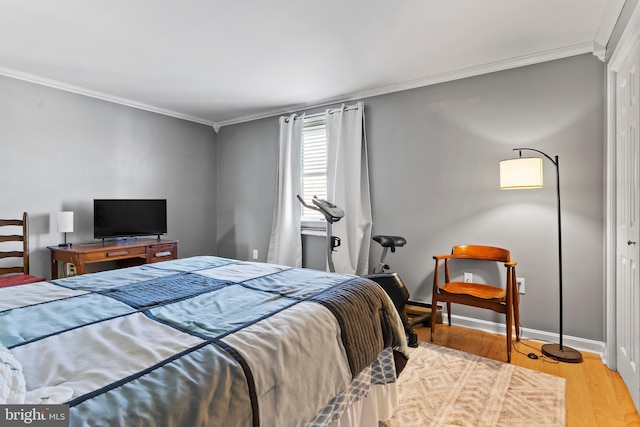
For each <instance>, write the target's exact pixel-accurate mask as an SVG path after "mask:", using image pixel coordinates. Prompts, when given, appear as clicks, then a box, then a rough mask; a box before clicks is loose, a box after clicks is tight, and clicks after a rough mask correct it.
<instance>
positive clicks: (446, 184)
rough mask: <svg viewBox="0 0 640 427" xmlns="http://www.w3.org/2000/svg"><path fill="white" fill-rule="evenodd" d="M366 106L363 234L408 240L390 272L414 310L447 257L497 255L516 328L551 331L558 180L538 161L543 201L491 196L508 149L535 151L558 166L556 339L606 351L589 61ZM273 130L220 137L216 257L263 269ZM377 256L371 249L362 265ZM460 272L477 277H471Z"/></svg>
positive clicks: (597, 149) (599, 139)
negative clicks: (500, 251) (513, 300)
mask: <svg viewBox="0 0 640 427" xmlns="http://www.w3.org/2000/svg"><path fill="white" fill-rule="evenodd" d="M364 103H365V108H366V119H367V120H366V121H367V138H368V144H369V157H370V158H369V160H370V174H371V191H372V203H373V220H374V230H373V231H374V234H376V233H378V234H398V235H403V236H405V237H406V238H407V240H408V245H407V246H405V247H404V248H402V249H400V250H399V251H398V252H396V254H391V255H390V257H389V258H388V261H389V263H390V264H391V266H392V268H393V270H395V271H397V272H399V273H400V274H401V276H402V278H403V279H404V281H405V282H406V284H407V287H408V288H409V290H410V292H411V294H412V299H414V300H417V301H424V302H430V295H431V286H432V280H433V267H434V265H433V259H432V256H433V255H436V254H440V253H447V252H449V251H450V250H451V247H452V246H453V245H456V244H465V243H466V244H488V245H496V246H502V247H506V248H508V249H510V250H511V253H512V258H513V259H514V260H516V261H517V262H518V270H517V271H518V276H519V277H524V278H525V279H526V289H527V292H526V295H524V296H523V297H522V299H521V314H522V324H523V326H524V327H525V328H527V327H529V328H534V329H538V330H542V331H549V332H557V330H558V323H559V322H558V308H557V307H558V302H557V293H558V292H557V277H558V252H557V227H556V224H557V218H556V205H555V201H556V196H555V195H556V193H555V185H554V183H555V169H554V167H553V165H552V164H551V163H550V162H548V161H547V160H545V164H544V167H545V177H544V178H545V182H546V184H547V185H546V187H545V188H544V189H540V190H529V191H500V190H499V189H498V183H499V176H498V162H499V161H500V160H502V159H505V158H510V157H512V156H513V155H514V153H512V148H515V147H521V146H524V147H532V148H536V149H539V150H543V151H545V152H546V153H548V154H549V155H551V156H554V155H559V156H560V162H561V180H562V207H563V210H562V214H563V222H562V226H563V249H564V251H563V254H564V259H563V261H564V287H565V292H564V298H565V314H564V319H565V326H564V333H565V334H567V335H572V336H577V337H583V338H587V339H594V340H599V341H602V340H604V281H603V257H604V249H603V230H604V218H603V206H604V192H603V164H604V160H603V158H604V154H603V153H604V65H603V64H602V63H601V62H600V61H598V59H597V58H595V57H594V56H592V55H581V56H577V57H572V58H566V59H562V60H556V61H552V62H547V63H542V64H537V65H532V66H527V67H522V68H518V69H513V70H506V71H501V72H497V73H492V74H487V75H482V76H478V77H472V78H468V79H463V80H458V81H453V82H448V83H443V84H438V85H433V86H428V87H423V88H418V89H413V90H409V91H404V92H398V93H393V94H388V95H383V96H378V97H373V98H368V99H364ZM277 127H278V124H277V117H273V118H268V119H262V120H259V121H254V122H250V123H244V124H238V125H233V126H228V127H223V128H222V129H221V130H220V132H219V134H218V170H219V175H218V236H219V240H218V253H219V254H221V255H225V256H233V257H238V258H243V259H249V255H250V251H251V249H252V248H258V249H259V250H260V259H261V260H265V259H266V249H267V247H268V241H269V233H270V227H271V216H272V209H273V197H274V191H275V188H274V186H275V170H276V169H275V168H276V151H277V143H276V139H277V134H278V132H277ZM316 246H317V247H322V246H321V245H316ZM379 254H380V249H379V248H378V247H375V246H373V249H372V254H371V258H372V263H373V262H375V260H377V258H378V257H379ZM317 256H319V257H321V256H322V253H321V252H320V253H318V254H317ZM307 257H308V254H307ZM313 264H314V265H317V261H316V262H314V263H313ZM462 270H466V271H469V270H471V271H472V272H476V273H477V274H480V271H479V270H477V271H476V267H475V266H473V265H466V266H463V268H462ZM459 273H460V274H461V273H462V271H460V272H459ZM498 275H499V273H497V272H496V271H492V272H490V274H488V278H492V277H494V276H498ZM454 313H455V314H459V315H463V316H469V317H474V318H478V319H485V320H491V321H496V322H503V317H502V316H500V315H497V314H494V313H487V312H486V311H484V310H476V309H473V308H466V307H462V306H456V307H455V308H454Z"/></svg>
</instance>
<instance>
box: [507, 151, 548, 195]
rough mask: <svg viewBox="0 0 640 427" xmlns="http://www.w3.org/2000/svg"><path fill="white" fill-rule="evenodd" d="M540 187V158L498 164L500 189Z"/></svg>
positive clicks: (511, 160)
mask: <svg viewBox="0 0 640 427" xmlns="http://www.w3.org/2000/svg"><path fill="white" fill-rule="evenodd" d="M540 187H542V158H541V157H520V158H517V159H509V160H502V161H501V162H500V189H501V190H508V189H518V188H520V189H525V188H540Z"/></svg>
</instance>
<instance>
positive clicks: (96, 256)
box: [84, 246, 147, 263]
mask: <svg viewBox="0 0 640 427" xmlns="http://www.w3.org/2000/svg"><path fill="white" fill-rule="evenodd" d="M146 254H147V250H146V248H145V247H144V246H140V247H127V248H109V249H104V250H101V251H94V252H89V253H86V254H85V255H84V262H86V263H89V262H100V261H109V260H117V259H124V258H135V257H141V258H145V256H146Z"/></svg>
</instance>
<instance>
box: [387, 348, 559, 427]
mask: <svg viewBox="0 0 640 427" xmlns="http://www.w3.org/2000/svg"><path fill="white" fill-rule="evenodd" d="M411 350H412V353H411V357H410V359H409V363H408V364H407V366H406V368H405V370H404V371H403V372H402V374H401V375H400V378H399V379H398V388H399V400H400V404H399V407H398V408H397V409H396V412H395V414H394V416H393V418H391V420H389V421H388V422H387V423H386V424H383V423H381V424H380V426H386V427H414V426H415V427H426V426H470V427H481V426H482V427H484V426H522V427H524V426H526V427H531V426H544V427H553V426H565V425H566V404H565V379H564V378H561V377H556V376H553V375H549V374H544V373H541V372H537V371H533V370H530V369H525V368H521V367H518V366H514V365H511V364H508V363H504V362H499V361H495V360H491V359H486V358H483V357H480V356H475V355H472V354H468V353H464V352H461V351H458V350H452V349H449V348H446V347H440V346H436V345H433V344H430V343H424V342H421V343H420V346H419V347H418V348H416V349H411Z"/></svg>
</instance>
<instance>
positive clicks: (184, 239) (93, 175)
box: [0, 77, 216, 277]
mask: <svg viewBox="0 0 640 427" xmlns="http://www.w3.org/2000/svg"><path fill="white" fill-rule="evenodd" d="M0 147H1V150H0V153H1V154H0V165H1V167H0V181H1V182H3V183H4V185H3V188H2V197H1V198H0V217H3V218H13V217H16V218H17V217H19V216H20V215H22V212H23V211H27V212H29V216H30V225H31V230H30V244H31V251H30V252H31V272H32V273H33V274H38V275H43V276H47V277H49V251H48V249H47V248H46V247H47V246H50V245H55V244H58V243H60V242H62V241H63V238H64V237H63V235H61V234H60V233H58V232H57V212H58V211H61V210H73V211H74V212H75V230H74V232H73V233H69V234H68V240H69V241H70V242H73V243H80V242H82V243H84V242H91V241H95V240H94V239H93V199H94V198H166V199H167V203H168V231H169V233H168V234H167V235H166V238H169V239H178V240H180V244H179V246H178V253H179V256H181V257H184V256H189V255H196V254H215V253H216V198H215V192H216V169H215V164H216V134H215V132H214V130H213V128H211V127H209V126H205V125H201V124H197V123H192V122H187V121H184V120H179V119H175V118H171V117H166V116H163V115H159V114H154V113H150V112H146V111H142V110H137V109H133V108H129V107H125V106H121V105H117V104H113V103H110V102H105V101H101V100H97V99H94V98H89V97H85V96H81V95H76V94H73V93H68V92H64V91H60V90H56V89H52V88H48V87H45V86H40V85H36V84H32V83H28V82H24V81H20V80H15V79H11V78H6V77H0Z"/></svg>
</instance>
